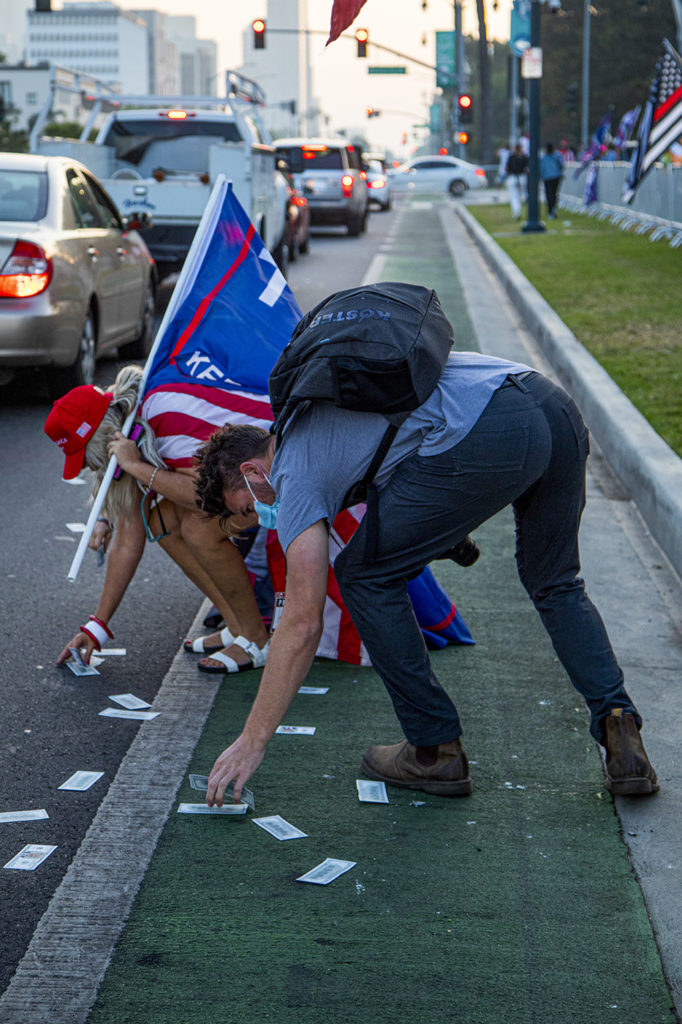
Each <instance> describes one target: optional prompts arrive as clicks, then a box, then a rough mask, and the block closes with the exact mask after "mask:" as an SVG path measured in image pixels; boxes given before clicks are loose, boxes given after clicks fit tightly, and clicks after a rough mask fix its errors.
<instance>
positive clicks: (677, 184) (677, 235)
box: [559, 161, 682, 248]
mask: <svg viewBox="0 0 682 1024" xmlns="http://www.w3.org/2000/svg"><path fill="white" fill-rule="evenodd" d="M577 166H578V165H577V164H567V165H566V173H565V175H564V177H563V179H562V182H561V190H560V193H559V205H560V206H561V207H562V208H563V209H567V210H571V211H573V212H574V213H587V214H589V215H590V216H594V217H598V218H599V219H600V220H607V219H608V220H610V221H611V223H613V224H617V225H618V226H619V227H621V228H622V229H623V230H628V229H630V228H633V229H634V230H635V232H636V233H637V234H641V235H643V234H646V233H647V232H649V231H650V232H651V235H650V241H652V242H656V241H658V240H659V239H662V238H665V239H667V240H668V241H669V243H670V245H671V246H672V247H673V248H677V247H678V246H680V245H682V166H675V165H672V164H668V165H667V166H664V165H657V166H656V167H654V168H652V170H651V171H649V173H648V174H647V176H646V178H645V179H644V181H643V182H642V183H641V185H640V186H639V188H638V189H637V193H636V195H635V198H634V200H633V202H632V203H631V204H628V203H624V202H623V199H622V194H623V185H624V183H625V180H626V178H627V176H628V173H629V170H630V164H629V163H624V162H622V161H614V162H613V163H608V162H607V163H603V162H601V161H600V163H599V166H598V171H597V175H598V177H597V201H596V202H594V203H589V204H587V205H586V204H585V201H584V194H585V182H586V180H587V174H588V171H587V170H583V171H582V172H581V173H580V174H579V175H578V177H577V178H576V177H575V171H576V168H577Z"/></svg>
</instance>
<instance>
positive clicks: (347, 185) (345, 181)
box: [341, 174, 353, 196]
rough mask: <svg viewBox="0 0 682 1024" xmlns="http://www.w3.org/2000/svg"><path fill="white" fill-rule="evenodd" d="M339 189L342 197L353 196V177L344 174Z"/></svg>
mask: <svg viewBox="0 0 682 1024" xmlns="http://www.w3.org/2000/svg"><path fill="white" fill-rule="evenodd" d="M341 188H342V189H343V194H344V196H352V194H353V175H352V174H344V176H343V178H341Z"/></svg>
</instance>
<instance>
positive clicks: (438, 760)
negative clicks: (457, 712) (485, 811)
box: [362, 739, 472, 796]
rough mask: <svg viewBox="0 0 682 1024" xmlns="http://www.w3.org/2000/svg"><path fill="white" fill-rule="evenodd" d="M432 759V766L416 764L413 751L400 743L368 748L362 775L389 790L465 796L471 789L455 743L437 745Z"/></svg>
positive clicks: (464, 760)
mask: <svg viewBox="0 0 682 1024" xmlns="http://www.w3.org/2000/svg"><path fill="white" fill-rule="evenodd" d="M434 756H435V760H434V761H433V764H428V765H425V764H420V762H419V761H418V760H417V748H416V747H413V746H412V744H411V743H408V742H407V740H403V742H402V743H394V744H393V745H392V746H390V747H380V746H377V747H370V748H369V750H368V751H367V752H366V753H365V756H364V757H363V759H362V771H363V772H364V773H365V775H369V777H370V778H371V779H380V780H381V781H382V782H386V783H388V785H389V786H402V787H403V789H421V790H423V791H424V792H425V793H436V794H437V795H438V796H468V795H469V793H471V789H472V786H471V779H470V777H469V762H468V761H467V756H466V754H465V753H464V751H463V750H462V744H461V743H460V742H459V740H458V739H457V740H450V742H449V743H441V744H440V745H439V746H438V748H437V749H436V752H435V755H434Z"/></svg>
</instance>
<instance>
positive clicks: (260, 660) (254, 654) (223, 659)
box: [198, 636, 270, 675]
mask: <svg viewBox="0 0 682 1024" xmlns="http://www.w3.org/2000/svg"><path fill="white" fill-rule="evenodd" d="M232 643H233V644H235V645H236V646H237V647H241V649H242V650H243V651H246V653H247V654H248V656H249V658H250V659H251V660H250V661H247V662H246V664H245V665H240V664H239V662H238V661H235V660H234V658H230V657H229V655H227V654H223V652H222V651H219V652H218V653H217V654H211V655H209V657H210V658H211V659H213V660H214V661H219V662H220V664H221V665H224V668H218V666H217V665H202V664H201V662H199V666H198V667H199V670H200V671H201V672H212V673H214V674H215V675H218V674H220V675H223V674H224V673H226V672H227V673H230V674H231V673H233V672H248V671H249V670H250V669H252V668H262V667H263V665H264V664H265V660H266V658H267V656H268V648H269V646H270V641H269V640H268V642H267V643H266V644H265V645H264V646H263V647H259V646H258V644H257V643H255V642H254V641H253V640H247V639H246V637H245V636H237V637H235V638H234V639H233V640H232ZM225 646H226V647H229V644H226V645H225Z"/></svg>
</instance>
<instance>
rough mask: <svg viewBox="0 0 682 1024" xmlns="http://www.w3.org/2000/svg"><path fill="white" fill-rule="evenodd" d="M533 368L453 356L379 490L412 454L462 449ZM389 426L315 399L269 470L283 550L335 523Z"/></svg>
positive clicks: (387, 463) (405, 428) (399, 441)
mask: <svg viewBox="0 0 682 1024" xmlns="http://www.w3.org/2000/svg"><path fill="white" fill-rule="evenodd" d="M530 369H531V367H530V366H525V365H524V364H523V363H510V362H508V361H507V360H505V359H497V358H495V357H494V356H484V355H481V354H480V353H478V352H452V353H451V354H450V356H449V358H448V362H447V364H446V366H445V369H444V370H443V373H442V375H441V378H440V380H439V382H438V385H437V386H436V388H435V390H434V391H433V392H432V394H431V395H430V396H429V397H428V398H427V400H426V401H425V402H424V404H423V405H420V406H419V408H418V409H416V410H415V411H414V412H413V413H412V414H411V415H410V416H409V417H408V419H407V420H405V422H404V423H403V424H402V425H401V427H400V429H399V430H398V433H397V435H396V437H395V439H394V441H393V444H392V445H391V447H390V448H389V450H388V454H387V455H386V458H385V459H384V461H383V463H382V465H381V468H380V470H379V472H378V473H377V476H376V478H375V482H376V484H377V486H378V487H379V489H381V488H382V487H385V486H386V483H387V482H388V480H389V479H390V477H391V474H392V473H393V471H394V470H395V468H396V466H397V465H398V464H399V463H400V462H402V461H403V459H405V458H407V457H408V456H409V455H412V453H413V452H416V451H418V452H419V454H420V455H425V456H428V455H438V454H440V453H441V452H444V451H447V450H448V449H449V448H452V447H453V445H456V444H459V442H460V441H461V440H463V438H465V437H466V435H467V434H468V433H469V431H470V430H471V428H472V427H473V426H474V424H475V423H476V421H477V420H478V418H479V417H480V415H481V413H482V412H483V410H484V409H485V407H486V406H487V404H488V402H489V401H490V399H491V398H492V396H493V394H494V393H495V391H496V390H497V389H498V388H499V386H500V385H501V384H502V383H503V382H504V380H505V379H506V377H507V375H508V374H510V373H523V372H524V371H527V370H530ZM386 427H387V421H386V420H385V419H384V417H383V416H381V415H379V414H378V413H367V412H352V411H350V410H348V409H338V408H337V407H336V406H334V405H331V404H330V403H328V402H314V403H312V404H311V406H310V408H309V409H307V410H306V411H305V412H304V413H302V414H301V415H300V416H298V417H296V419H295V420H294V421H293V422H292V424H291V428H290V429H288V430H286V432H285V438H284V440H283V442H282V447H281V449H280V450H279V451H277V452H276V453H275V458H274V461H273V464H272V471H271V473H270V480H271V482H272V485H273V487H274V489H275V491H276V493H277V495H278V497H279V499H280V507H279V512H278V514H277V534H278V537H279V541H280V544H281V545H282V548H283V550H284V551H285V552H286V550H287V548H288V546H289V544H291V542H292V540H294V539H295V538H296V537H297V536H298V535H299V533H302V532H303V531H304V530H306V529H307V528H308V527H309V526H312V524H313V523H316V522H318V521H319V520H320V519H326V520H327V522H328V523H332V522H333V520H334V517H335V516H336V515H337V514H338V513H339V512H340V511H341V507H342V503H343V499H344V497H345V496H346V493H347V492H348V488H349V487H350V486H351V484H353V483H355V482H356V481H358V480H361V479H362V477H363V476H364V474H365V472H366V471H367V468H368V466H369V464H370V462H371V461H372V457H373V456H374V453H375V452H376V450H377V448H378V446H379V442H380V441H381V438H382V437H383V435H384V432H385V430H386Z"/></svg>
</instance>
